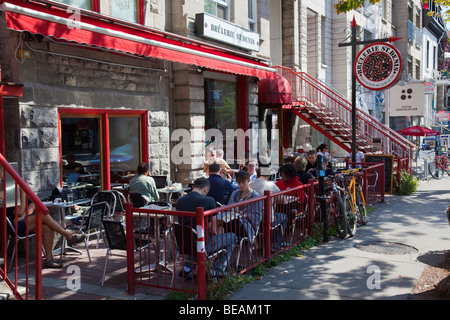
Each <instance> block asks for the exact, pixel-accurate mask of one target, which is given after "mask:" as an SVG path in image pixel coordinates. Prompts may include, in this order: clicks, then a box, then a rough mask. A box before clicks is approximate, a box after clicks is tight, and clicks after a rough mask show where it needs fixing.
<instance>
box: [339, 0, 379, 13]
mask: <svg viewBox="0 0 450 320" xmlns="http://www.w3.org/2000/svg"><path fill="white" fill-rule="evenodd" d="M364 2H366V1H365V0H340V1H339V2H338V3H336V4H335V5H334V9H335V10H336V13H337V14H339V13H341V12H348V11H350V10H355V9H358V8H360V7H363V6H364ZM369 2H370V4H376V3H378V2H381V0H369Z"/></svg>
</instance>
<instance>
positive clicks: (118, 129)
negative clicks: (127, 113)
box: [109, 117, 140, 183]
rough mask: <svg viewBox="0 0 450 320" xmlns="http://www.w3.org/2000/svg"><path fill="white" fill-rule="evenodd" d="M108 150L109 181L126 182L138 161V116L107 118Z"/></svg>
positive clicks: (134, 171)
mask: <svg viewBox="0 0 450 320" xmlns="http://www.w3.org/2000/svg"><path fill="white" fill-rule="evenodd" d="M109 150H110V153H109V161H110V171H111V182H112V183H115V182H117V183H122V182H128V180H129V179H130V177H132V176H133V174H135V173H136V168H137V166H138V164H139V161H140V152H139V151H140V145H139V118H137V117H134V118H133V117H117V118H116V117H114V118H110V119H109Z"/></svg>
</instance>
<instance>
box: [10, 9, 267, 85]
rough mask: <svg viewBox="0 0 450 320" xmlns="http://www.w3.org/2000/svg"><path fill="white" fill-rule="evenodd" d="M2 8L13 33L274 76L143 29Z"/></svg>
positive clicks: (256, 65)
mask: <svg viewBox="0 0 450 320" xmlns="http://www.w3.org/2000/svg"><path fill="white" fill-rule="evenodd" d="M3 6H4V9H5V12H6V23H7V27H8V28H10V29H13V30H17V31H28V32H30V33H33V34H41V35H43V36H46V37H52V38H55V39H60V40H65V41H69V42H77V43H80V44H86V45H88V46H94V47H98V48H105V49H109V50H114V51H117V52H123V53H128V54H133V55H138V56H145V57H151V58H156V59H164V60H169V61H173V62H179V63H185V64H191V65H197V66H200V67H205V68H207V69H212V70H218V71H223V72H228V73H233V74H241V75H246V76H254V77H258V78H272V77H274V76H275V73H274V71H275V70H273V69H272V68H270V67H269V66H268V65H266V64H264V63H261V62H259V61H256V60H253V59H250V58H247V57H242V56H239V55H233V54H232V53H230V52H229V51H225V50H220V49H218V48H216V47H211V46H208V45H207V44H205V45H199V44H198V43H188V42H186V41H181V40H178V39H171V38H168V37H167V35H165V34H160V33H158V32H156V31H153V30H148V29H146V28H138V27H132V26H128V25H124V24H120V23H110V22H109V21H107V20H106V19H104V20H102V19H98V18H96V17H90V16H85V15H82V16H81V17H79V21H77V20H76V19H75V18H74V17H73V16H72V15H71V14H72V13H71V12H69V13H68V12H66V11H64V10H62V9H58V8H53V7H50V8H49V7H46V6H43V5H39V4H36V3H30V2H22V1H16V0H10V1H8V2H4V4H3Z"/></svg>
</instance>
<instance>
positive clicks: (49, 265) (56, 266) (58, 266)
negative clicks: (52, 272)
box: [44, 259, 63, 269]
mask: <svg viewBox="0 0 450 320" xmlns="http://www.w3.org/2000/svg"><path fill="white" fill-rule="evenodd" d="M44 267H45V268H52V269H61V268H62V267H63V264H62V263H59V262H56V261H55V260H53V259H52V260H49V261H45V263H44Z"/></svg>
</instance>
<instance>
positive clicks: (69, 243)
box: [67, 234, 86, 247]
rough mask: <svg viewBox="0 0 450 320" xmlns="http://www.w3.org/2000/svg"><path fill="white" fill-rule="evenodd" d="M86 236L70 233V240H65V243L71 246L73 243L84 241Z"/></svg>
mask: <svg viewBox="0 0 450 320" xmlns="http://www.w3.org/2000/svg"><path fill="white" fill-rule="evenodd" d="M85 238H86V236H85V235H84V234H82V235H81V236H77V235H76V234H74V235H72V238H71V239H70V240H67V245H68V246H69V247H72V246H73V245H74V244H77V243H80V242H82V241H84V239H85Z"/></svg>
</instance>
